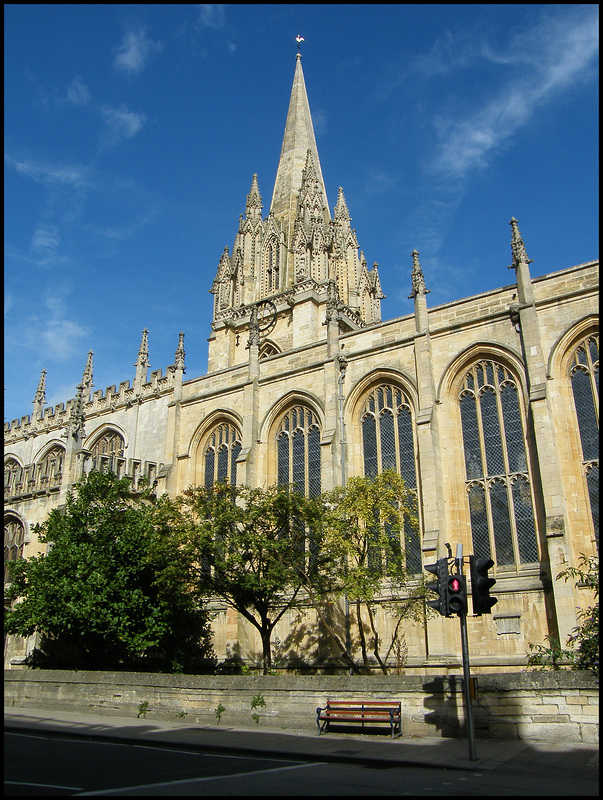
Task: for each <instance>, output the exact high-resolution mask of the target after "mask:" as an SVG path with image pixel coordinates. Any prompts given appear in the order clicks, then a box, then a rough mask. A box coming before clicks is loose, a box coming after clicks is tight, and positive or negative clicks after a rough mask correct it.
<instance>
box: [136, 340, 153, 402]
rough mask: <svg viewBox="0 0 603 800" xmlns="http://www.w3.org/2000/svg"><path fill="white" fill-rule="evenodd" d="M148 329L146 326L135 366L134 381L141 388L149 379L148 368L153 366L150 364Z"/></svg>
mask: <svg viewBox="0 0 603 800" xmlns="http://www.w3.org/2000/svg"><path fill="white" fill-rule="evenodd" d="M148 333H149V332H148V330H147V329H146V328H145V329H144V330H143V332H142V340H141V342H140V350H139V351H138V358H137V359H136V361H135V363H134V366H135V367H136V375H135V377H134V383H135V386H136V387H137V388H140V387H141V386H142V384H143V383H146V380H147V369H148V368H149V367H150V366H151V365H150V364H149V340H148Z"/></svg>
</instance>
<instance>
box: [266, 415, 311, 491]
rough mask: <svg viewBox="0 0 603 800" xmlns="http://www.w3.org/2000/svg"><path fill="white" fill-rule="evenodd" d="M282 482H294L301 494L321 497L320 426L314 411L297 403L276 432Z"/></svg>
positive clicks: (280, 481)
mask: <svg viewBox="0 0 603 800" xmlns="http://www.w3.org/2000/svg"><path fill="white" fill-rule="evenodd" d="M276 448H277V459H278V469H277V473H278V483H279V485H280V486H285V485H289V484H291V485H293V486H295V488H296V489H297V491H298V492H300V493H301V494H305V495H307V496H308V497H318V495H319V494H320V492H321V481H320V427H319V425H318V420H317V418H316V415H315V414H314V412H313V411H311V410H310V409H309V408H306V407H304V406H294V407H293V408H291V409H290V410H289V411H288V412H287V413H286V414H285V415H284V416H283V418H282V419H281V421H280V424H279V427H278V431H277V434H276Z"/></svg>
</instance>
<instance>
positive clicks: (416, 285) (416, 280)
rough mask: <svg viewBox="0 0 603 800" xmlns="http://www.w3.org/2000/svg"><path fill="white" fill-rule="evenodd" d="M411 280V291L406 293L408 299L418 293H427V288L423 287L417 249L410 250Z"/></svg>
mask: <svg viewBox="0 0 603 800" xmlns="http://www.w3.org/2000/svg"><path fill="white" fill-rule="evenodd" d="M411 280H412V293H411V294H409V295H408V299H409V300H411V299H412V298H413V297H416V296H417V295H419V294H423V295H425V294H429V291H430V290H429V289H426V288H425V277H424V275H423V270H422V269H421V262H420V261H419V251H418V250H413V251H412V272H411Z"/></svg>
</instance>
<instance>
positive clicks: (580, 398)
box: [570, 334, 599, 547]
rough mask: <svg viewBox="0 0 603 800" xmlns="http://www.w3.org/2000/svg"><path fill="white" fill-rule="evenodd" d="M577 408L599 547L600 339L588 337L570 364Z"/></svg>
mask: <svg viewBox="0 0 603 800" xmlns="http://www.w3.org/2000/svg"><path fill="white" fill-rule="evenodd" d="M570 378H571V382H572V391H573V395H574V406H575V408H576V416H577V419H578V430H579V432H580V443H581V445H582V464H583V469H584V475H585V478H586V486H587V489H588V496H589V500H590V511H591V517H592V521H593V527H594V532H595V541H596V543H597V547H598V545H599V335H598V334H596V335H592V336H588V337H587V338H586V339H584V340H583V341H582V342H580V344H579V345H578V347H577V348H576V350H575V351H574V355H573V358H572V361H571V364H570Z"/></svg>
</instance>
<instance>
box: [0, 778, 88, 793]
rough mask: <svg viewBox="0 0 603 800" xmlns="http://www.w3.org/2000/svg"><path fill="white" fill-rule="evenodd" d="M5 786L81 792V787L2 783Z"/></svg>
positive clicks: (19, 782)
mask: <svg viewBox="0 0 603 800" xmlns="http://www.w3.org/2000/svg"><path fill="white" fill-rule="evenodd" d="M4 785H5V786H35V787H36V788H38V789H65V790H66V791H68V792H81V791H82V787H81V786H57V785H56V783H28V782H27V781H4Z"/></svg>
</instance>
